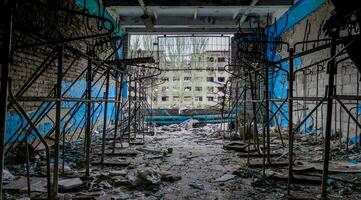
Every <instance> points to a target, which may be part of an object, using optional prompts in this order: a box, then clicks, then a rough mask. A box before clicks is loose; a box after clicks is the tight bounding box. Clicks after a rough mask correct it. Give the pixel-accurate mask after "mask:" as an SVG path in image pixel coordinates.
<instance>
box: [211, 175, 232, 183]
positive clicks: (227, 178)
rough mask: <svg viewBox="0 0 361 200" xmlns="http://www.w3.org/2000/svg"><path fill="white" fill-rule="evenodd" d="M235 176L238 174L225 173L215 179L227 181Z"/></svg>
mask: <svg viewBox="0 0 361 200" xmlns="http://www.w3.org/2000/svg"><path fill="white" fill-rule="evenodd" d="M235 177H236V175H233V174H225V175H223V176H221V177H219V178H217V179H216V180H214V182H225V181H229V180H232V179H234V178H235Z"/></svg>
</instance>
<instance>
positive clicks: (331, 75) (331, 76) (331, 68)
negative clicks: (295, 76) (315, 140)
mask: <svg viewBox="0 0 361 200" xmlns="http://www.w3.org/2000/svg"><path fill="white" fill-rule="evenodd" d="M338 33H339V32H338V30H337V31H335V32H334V33H332V39H331V49H330V50H331V52H330V54H331V60H330V62H329V63H328V66H327V68H328V69H327V73H328V89H327V118H326V132H325V141H324V149H323V170H322V198H326V196H327V179H328V165H329V160H330V140H331V124H332V107H333V95H334V88H335V86H334V80H335V73H336V70H337V69H336V62H335V58H334V56H335V55H336V40H337V37H338Z"/></svg>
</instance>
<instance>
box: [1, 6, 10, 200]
mask: <svg viewBox="0 0 361 200" xmlns="http://www.w3.org/2000/svg"><path fill="white" fill-rule="evenodd" d="M8 6H9V5H8ZM4 12H5V13H4V16H5V19H4V22H5V23H4V29H5V32H4V34H3V48H2V51H1V52H2V59H1V60H2V62H1V65H2V66H1V84H0V85H1V87H0V170H1V171H0V199H2V188H3V187H2V186H3V184H2V179H3V170H4V156H5V134H6V119H7V102H8V101H7V100H8V80H9V69H10V52H11V38H12V31H13V30H12V29H13V23H12V22H13V8H12V6H10V8H9V7H8V8H7V9H4Z"/></svg>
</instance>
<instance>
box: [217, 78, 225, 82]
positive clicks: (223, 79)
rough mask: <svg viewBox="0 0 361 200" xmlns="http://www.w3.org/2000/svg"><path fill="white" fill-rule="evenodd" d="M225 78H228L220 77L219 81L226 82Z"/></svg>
mask: <svg viewBox="0 0 361 200" xmlns="http://www.w3.org/2000/svg"><path fill="white" fill-rule="evenodd" d="M225 80H226V78H224V77H218V81H219V82H224V81H225Z"/></svg>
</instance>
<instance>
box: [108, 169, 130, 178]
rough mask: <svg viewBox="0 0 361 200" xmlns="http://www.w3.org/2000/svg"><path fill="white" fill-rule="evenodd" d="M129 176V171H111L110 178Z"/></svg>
mask: <svg viewBox="0 0 361 200" xmlns="http://www.w3.org/2000/svg"><path fill="white" fill-rule="evenodd" d="M127 174H128V172H127V170H124V169H123V170H111V171H110V172H109V175H110V176H125V175H127Z"/></svg>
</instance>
